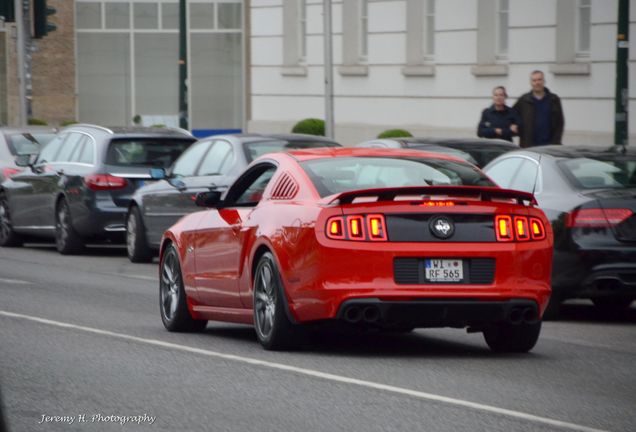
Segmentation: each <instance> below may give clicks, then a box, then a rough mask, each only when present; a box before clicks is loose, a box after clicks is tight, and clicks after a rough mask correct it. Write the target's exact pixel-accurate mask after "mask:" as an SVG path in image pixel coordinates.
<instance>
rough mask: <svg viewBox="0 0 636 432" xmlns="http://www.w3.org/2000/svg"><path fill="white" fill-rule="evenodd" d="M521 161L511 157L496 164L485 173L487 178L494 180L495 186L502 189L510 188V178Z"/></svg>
mask: <svg viewBox="0 0 636 432" xmlns="http://www.w3.org/2000/svg"><path fill="white" fill-rule="evenodd" d="M521 162H523V159H521V158H518V157H511V158H506V159H504V160H502V161H501V162H498V163H496V164H495V165H493V166H492V167H490V168H489V169H488V171H486V174H487V175H488V177H490V178H491V179H493V180H494V182H495V183H497V185H499V186H501V187H502V188H506V189H508V188H510V184H511V183H512V178H513V177H514V175H515V173H516V172H517V170H518V169H519V166H521Z"/></svg>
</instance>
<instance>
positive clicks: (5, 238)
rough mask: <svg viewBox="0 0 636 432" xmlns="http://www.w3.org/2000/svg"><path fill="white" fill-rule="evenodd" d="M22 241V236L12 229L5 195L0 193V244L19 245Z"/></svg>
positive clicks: (3, 245) (4, 245)
mask: <svg viewBox="0 0 636 432" xmlns="http://www.w3.org/2000/svg"><path fill="white" fill-rule="evenodd" d="M22 243H23V239H22V237H21V236H20V235H19V234H17V233H16V232H15V231H13V225H12V224H11V214H10V212H9V203H8V202H7V197H6V196H4V195H0V246H2V247H11V246H21V245H22Z"/></svg>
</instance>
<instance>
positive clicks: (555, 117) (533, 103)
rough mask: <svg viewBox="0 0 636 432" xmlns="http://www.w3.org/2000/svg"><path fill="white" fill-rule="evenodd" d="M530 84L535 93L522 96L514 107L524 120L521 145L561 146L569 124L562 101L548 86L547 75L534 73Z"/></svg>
mask: <svg viewBox="0 0 636 432" xmlns="http://www.w3.org/2000/svg"><path fill="white" fill-rule="evenodd" d="M530 84H531V85H532V91H531V92H528V93H526V94H524V95H523V96H521V97H520V98H519V100H517V103H516V104H515V105H514V107H513V109H515V110H516V111H517V112H518V113H519V115H520V117H521V127H520V130H519V144H520V145H521V147H531V146H536V145H545V144H561V138H562V137H563V126H564V125H565V120H564V118H563V108H562V107H561V99H560V98H559V97H558V96H557V95H556V94H555V93H552V92H551V91H550V90H548V89H547V88H546V87H545V79H544V76H543V72H541V71H539V70H535V71H533V72H532V73H531V74H530Z"/></svg>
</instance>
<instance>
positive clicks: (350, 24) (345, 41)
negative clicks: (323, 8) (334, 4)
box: [338, 0, 369, 76]
mask: <svg viewBox="0 0 636 432" xmlns="http://www.w3.org/2000/svg"><path fill="white" fill-rule="evenodd" d="M342 22H343V23H347V24H346V25H343V28H342V66H340V68H339V69H338V71H339V72H340V75H343V76H366V75H368V73H369V72H368V67H367V65H366V62H367V58H368V54H369V43H368V39H369V5H368V1H367V0H348V1H345V2H343V3H342Z"/></svg>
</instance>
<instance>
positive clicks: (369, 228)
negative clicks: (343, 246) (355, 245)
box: [326, 214, 387, 241]
mask: <svg viewBox="0 0 636 432" xmlns="http://www.w3.org/2000/svg"><path fill="white" fill-rule="evenodd" d="M326 235H327V237H329V238H330V239H334V240H356V241H363V240H371V241H386V240H387V234H386V224H385V222H384V216H383V215H381V214H372V215H367V216H362V215H353V216H346V217H342V216H335V217H332V218H329V219H328V220H327V227H326Z"/></svg>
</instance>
